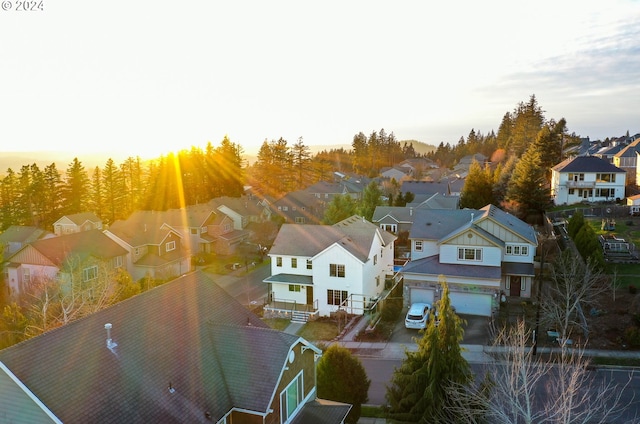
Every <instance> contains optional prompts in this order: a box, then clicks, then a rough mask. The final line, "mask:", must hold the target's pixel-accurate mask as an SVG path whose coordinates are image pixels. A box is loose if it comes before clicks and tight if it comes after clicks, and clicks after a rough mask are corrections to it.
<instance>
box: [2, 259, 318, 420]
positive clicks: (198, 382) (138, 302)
mask: <svg viewBox="0 0 640 424" xmlns="http://www.w3.org/2000/svg"><path fill="white" fill-rule="evenodd" d="M106 323H111V324H112V325H113V328H112V330H111V337H112V340H113V342H115V343H116V344H117V346H116V347H114V348H113V349H109V348H107V346H106V338H107V336H106V332H105V329H104V325H105V324H106ZM295 343H305V342H304V341H303V340H302V339H299V338H298V337H297V336H293V335H288V334H285V333H282V332H279V331H276V330H272V329H270V328H268V327H267V326H266V324H264V323H263V322H262V320H260V319H259V318H258V317H257V316H256V315H254V314H253V313H251V312H250V311H248V310H247V309H246V308H244V307H243V306H242V305H240V304H239V303H238V302H237V301H236V300H235V299H234V298H233V297H231V296H230V295H229V294H228V293H227V292H225V291H224V290H223V289H222V288H220V287H219V286H218V285H217V284H215V283H214V282H213V281H212V280H211V279H210V278H209V277H208V276H206V275H205V274H202V273H200V272H194V273H191V274H188V275H185V276H183V277H180V278H178V279H176V280H174V281H172V282H169V283H166V284H164V285H162V286H159V287H157V288H155V289H153V290H150V291H148V292H145V293H143V294H141V295H138V296H135V297H133V298H130V299H128V300H125V301H123V302H120V303H118V304H116V305H114V306H112V307H110V308H107V309H104V310H102V311H100V312H97V313H95V314H93V315H90V316H87V317H85V318H82V319H79V320H77V321H74V322H72V323H70V324H68V325H66V326H63V327H59V328H57V329H55V330H52V331H50V332H47V333H45V334H43V335H40V336H38V337H35V338H33V339H30V340H27V341H25V342H22V343H20V344H18V345H15V346H12V347H9V348H7V349H4V350H2V351H0V361H2V362H4V363H5V365H6V366H7V367H8V368H9V369H10V370H11V372H12V373H13V374H15V375H16V376H17V377H18V378H19V379H20V381H22V382H23V383H24V384H25V385H26V386H27V387H28V388H29V389H30V390H31V391H32V392H33V393H34V394H35V395H36V396H37V397H38V398H39V399H40V400H41V401H42V402H43V403H44V404H45V405H46V406H47V407H48V408H49V409H50V410H51V411H52V412H53V413H54V414H55V415H56V416H57V417H59V418H60V419H61V420H62V421H63V422H113V423H119V422H163V423H167V422H169V423H170V422H209V421H208V420H207V419H206V418H205V413H207V412H208V413H209V414H210V415H211V416H212V418H213V422H216V421H217V420H219V419H220V418H221V417H223V416H224V414H226V413H227V412H228V411H229V410H230V409H231V408H234V407H235V408H240V409H248V410H254V411H256V412H257V413H259V414H261V413H262V414H266V413H267V408H268V405H269V402H270V401H271V399H272V398H273V396H274V390H275V388H276V387H277V383H278V381H279V378H280V376H281V372H282V369H283V366H284V362H285V361H286V357H287V353H288V351H289V349H291V348H292V346H293V345H294V344H295ZM313 349H316V348H313ZM316 350H317V349H316ZM170 388H171V389H173V392H172V391H170V390H169V389H170Z"/></svg>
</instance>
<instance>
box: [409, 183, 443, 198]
mask: <svg viewBox="0 0 640 424" xmlns="http://www.w3.org/2000/svg"><path fill="white" fill-rule="evenodd" d="M400 191H402V192H403V193H413V194H415V195H418V194H429V195H432V194H436V193H440V194H450V193H451V189H450V188H449V182H448V181H445V182H435V181H403V182H402V186H401V189H400Z"/></svg>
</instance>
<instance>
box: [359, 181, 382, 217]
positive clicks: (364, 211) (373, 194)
mask: <svg viewBox="0 0 640 424" xmlns="http://www.w3.org/2000/svg"><path fill="white" fill-rule="evenodd" d="M381 198H382V192H381V191H380V188H379V187H378V184H377V183H376V182H375V181H371V182H370V183H369V185H367V187H366V188H365V189H364V192H363V193H362V200H361V202H360V207H359V212H360V215H362V216H363V217H364V218H365V219H366V220H368V221H371V219H372V218H373V213H374V212H375V210H376V207H377V206H379V205H381V204H382V202H381Z"/></svg>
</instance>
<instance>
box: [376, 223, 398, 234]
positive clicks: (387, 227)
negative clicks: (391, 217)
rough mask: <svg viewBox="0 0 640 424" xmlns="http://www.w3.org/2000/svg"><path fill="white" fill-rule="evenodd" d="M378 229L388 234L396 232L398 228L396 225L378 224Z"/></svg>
mask: <svg viewBox="0 0 640 424" xmlns="http://www.w3.org/2000/svg"><path fill="white" fill-rule="evenodd" d="M380 227H381V228H382V229H383V230H385V231H389V232H390V233H395V232H396V231H398V226H397V225H396V224H380Z"/></svg>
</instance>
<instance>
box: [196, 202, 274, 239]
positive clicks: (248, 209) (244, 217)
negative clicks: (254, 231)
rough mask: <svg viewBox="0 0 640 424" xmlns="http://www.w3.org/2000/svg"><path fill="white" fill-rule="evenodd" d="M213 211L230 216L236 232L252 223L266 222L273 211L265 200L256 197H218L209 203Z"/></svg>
mask: <svg viewBox="0 0 640 424" xmlns="http://www.w3.org/2000/svg"><path fill="white" fill-rule="evenodd" d="M208 204H209V205H210V206H211V207H212V209H213V210H217V211H219V212H221V213H223V214H225V215H228V216H229V217H230V218H231V219H232V220H233V226H234V228H235V229H236V230H238V231H241V230H244V229H245V228H246V227H247V225H248V224H249V223H250V222H258V223H259V222H264V221H268V220H270V219H271V214H272V213H271V209H270V208H269V205H268V203H267V202H266V200H265V199H261V198H259V197H257V196H255V195H247V196H242V197H228V196H224V197H216V198H215V199H211V200H210V201H209V203H208Z"/></svg>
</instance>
